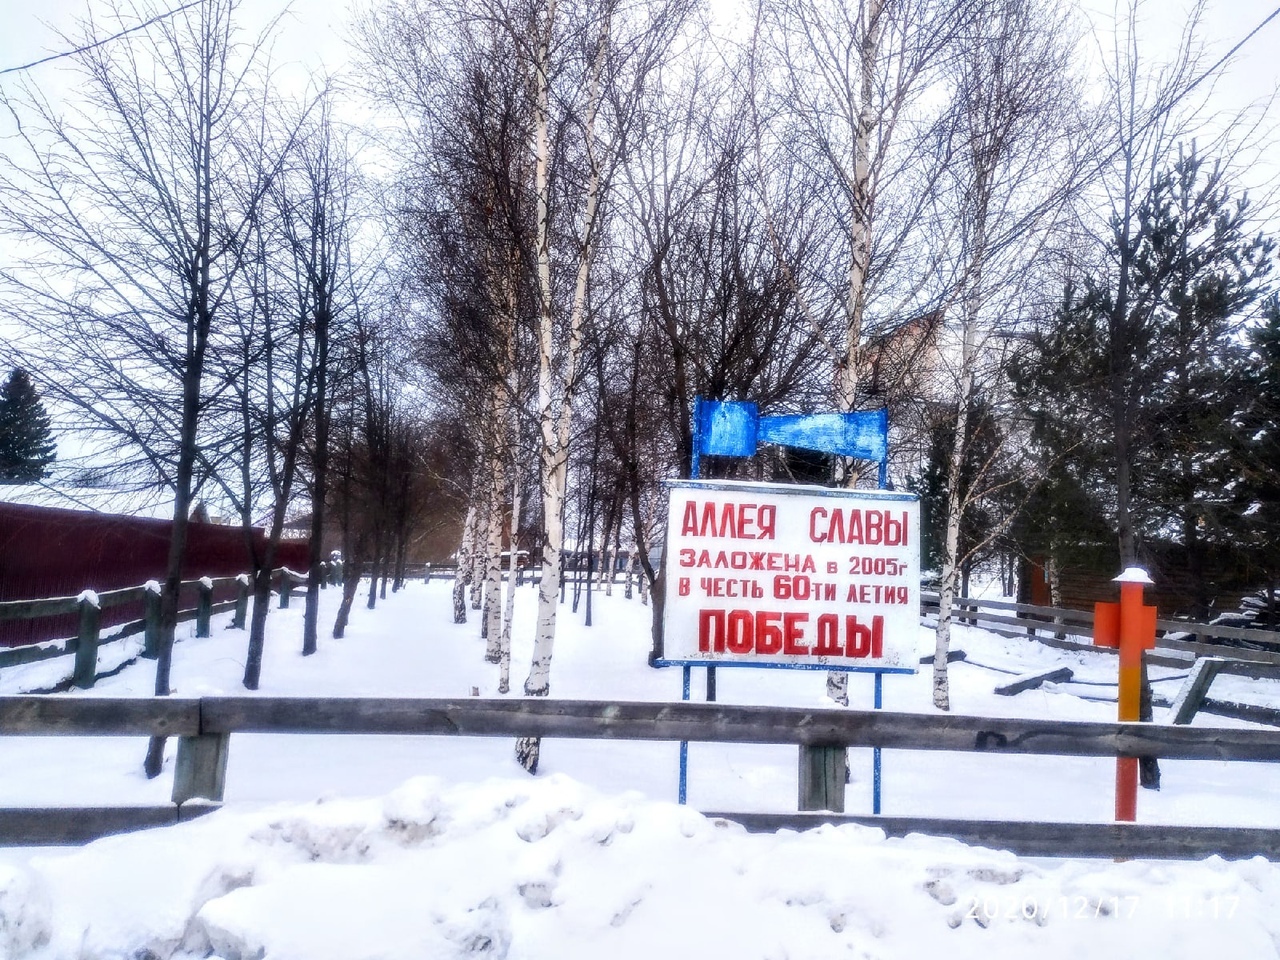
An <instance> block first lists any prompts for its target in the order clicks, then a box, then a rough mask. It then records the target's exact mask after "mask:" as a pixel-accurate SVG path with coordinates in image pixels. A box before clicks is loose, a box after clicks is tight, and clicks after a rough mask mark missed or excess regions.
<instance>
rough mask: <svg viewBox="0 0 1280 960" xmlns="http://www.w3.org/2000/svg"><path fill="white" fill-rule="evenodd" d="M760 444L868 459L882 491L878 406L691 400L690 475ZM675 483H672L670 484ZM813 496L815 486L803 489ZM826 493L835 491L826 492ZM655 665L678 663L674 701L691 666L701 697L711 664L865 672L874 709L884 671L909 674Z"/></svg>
mask: <svg viewBox="0 0 1280 960" xmlns="http://www.w3.org/2000/svg"><path fill="white" fill-rule="evenodd" d="M761 443H774V444H778V445H780V446H789V447H797V448H799V449H802V450H816V451H819V452H821V453H833V454H837V455H839V456H844V457H849V458H852V459H857V460H871V461H873V462H877V463H878V464H879V467H880V470H879V477H878V480H879V486H880V490H881V491H884V490H885V489H886V487H887V486H888V483H889V411H888V409H887V408H884V407H882V408H880V409H879V410H870V411H861V412H851V413H811V414H784V415H780V416H773V417H761V416H760V413H759V409H758V407H757V406H756V404H754V403H750V402H745V401H723V400H704V399H702V397H694V400H693V457H692V462H691V463H690V475H691V478H692V479H694V480H697V479H699V476H700V473H701V468H702V458H703V457H704V456H716V457H750V456H754V455H755V453H756V450H757V448H758V446H759V444H761ZM679 483H680V481H673V482H672V483H671V485H672V486H676V485H679ZM806 492H809V493H813V494H819V495H820V491H819V490H809V491H806ZM831 492H832V495H833V496H835V495H837V494H838V491H835V490H832V491H831ZM886 499H902V500H909V499H915V498H914V497H913V496H911V495H905V494H904V495H899V496H897V497H893V496H890V497H887V498H886ZM652 665H653V666H655V667H681V668H683V678H682V684H681V695H680V699H681V700H685V701H687V700H688V699H689V692H690V686H691V681H692V673H693V667H706V670H707V693H708V696H707V699H708V700H709V701H711V700H714V699H715V693H714V690H715V671H716V668H717V667H745V668H749V669H756V670H759V669H774V670H819V671H823V672H827V673H832V672H839V673H870V674H873V675H874V676H875V693H874V709H876V710H879V709H880V708H881V706H882V705H883V701H884V675H885V674H886V673H897V674H912V673H915V671H914V670H913V669H911V668H910V667H859V666H843V665H834V666H828V665H825V664H788V663H722V662H719V661H706V660H665V659H658V660H654V661H653V662H652ZM871 772H872V787H871V812H872V813H874V814H879V813H880V806H881V775H882V766H881V756H880V748H879V747H873V748H872V755H871ZM688 792H689V743H688V741H681V743H680V786H679V802H680V803H682V804H683V803H685V802H686V800H687V798H688Z"/></svg>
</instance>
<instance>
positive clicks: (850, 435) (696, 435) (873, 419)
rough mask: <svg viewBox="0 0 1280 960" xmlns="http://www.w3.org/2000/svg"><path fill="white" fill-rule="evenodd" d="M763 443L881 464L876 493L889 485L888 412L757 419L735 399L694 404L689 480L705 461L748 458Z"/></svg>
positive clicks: (748, 406)
mask: <svg viewBox="0 0 1280 960" xmlns="http://www.w3.org/2000/svg"><path fill="white" fill-rule="evenodd" d="M762 443H776V444H778V445H779V446H784V447H796V448H798V449H801V450H816V451H818V452H820V453H834V454H837V455H839V456H842V457H849V458H851V459H854V460H870V461H872V462H873V463H878V464H879V465H880V477H879V481H880V488H881V489H884V487H885V486H886V485H887V482H888V466H889V411H888V410H887V409H885V408H883V407H882V408H880V409H879V410H867V411H860V412H856V413H796V414H782V415H779V416H773V417H762V416H760V412H759V409H758V408H757V406H756V405H755V404H754V403H750V402H747V401H736V400H703V399H702V398H701V397H695V398H694V401H693V462H692V463H691V464H690V467H691V470H690V473H691V474H692V477H693V479H695V480H697V479H699V476H700V473H701V460H702V458H703V457H704V456H707V457H751V456H755V453H756V450H757V449H758V447H759V445H760V444H762Z"/></svg>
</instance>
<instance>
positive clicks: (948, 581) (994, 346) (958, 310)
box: [933, 0, 1088, 710]
mask: <svg viewBox="0 0 1280 960" xmlns="http://www.w3.org/2000/svg"><path fill="white" fill-rule="evenodd" d="M1077 41H1078V33H1077V32H1076V31H1075V30H1074V28H1073V26H1072V23H1071V20H1070V19H1069V17H1067V16H1065V15H1063V14H1062V13H1061V12H1059V11H1058V9H1057V8H1056V7H1053V6H1052V5H1049V4H1043V3H1039V2H1037V0H991V2H989V3H987V4H985V5H982V6H981V7H980V8H978V9H976V10H975V11H974V13H973V15H972V16H971V19H970V26H969V28H968V30H967V31H966V41H965V43H964V45H963V49H962V50H961V51H960V52H959V54H958V55H957V57H956V59H955V61H954V71H955V73H954V76H955V79H954V85H953V87H952V89H953V91H954V92H953V102H954V105H955V109H954V114H953V115H954V121H953V124H954V125H953V126H952V128H951V129H950V131H948V136H947V139H946V144H947V147H946V149H947V152H948V153H949V154H950V155H951V156H952V158H953V161H952V163H951V164H950V165H949V167H948V170H947V172H946V174H945V176H946V186H947V197H946V198H944V199H942V200H940V201H939V202H940V203H942V204H949V205H950V209H949V210H948V212H947V213H946V214H945V215H944V216H945V218H947V219H950V220H951V222H953V223H954V224H955V225H956V228H955V230H954V231H953V232H952V234H951V235H952V236H954V238H955V250H956V254H955V257H954V259H953V260H952V264H953V267H952V276H953V278H954V279H953V281H952V284H953V286H952V289H953V292H952V294H951V297H950V300H951V301H952V303H951V305H950V306H949V309H948V313H949V315H950V316H952V317H955V318H956V322H955V324H954V327H955V329H954V340H955V341H956V342H955V343H954V344H953V345H951V346H952V351H953V353H954V361H953V368H952V373H953V375H954V384H953V387H952V389H951V390H949V391H948V392H949V393H950V394H951V396H952V401H951V402H952V404H953V406H952V407H951V411H952V412H951V415H950V418H951V420H952V422H953V424H954V440H953V442H952V444H951V449H950V455H949V463H948V470H947V487H946V506H945V535H944V543H943V549H942V571H941V581H940V584H939V594H940V596H941V600H940V605H941V606H940V613H939V615H938V625H937V631H936V647H935V656H934V666H933V702H934V705H935V706H936V707H938V708H939V709H942V710H947V709H950V691H949V685H948V682H947V681H948V675H947V652H948V650H949V647H950V630H951V606H952V602H953V600H954V598H955V595H956V585H957V582H958V580H959V576H960V570H961V567H962V564H963V559H964V558H963V557H962V556H961V554H960V550H959V546H960V528H961V524H962V521H963V518H964V515H965V512H966V509H968V508H969V507H970V506H971V505H972V504H973V503H974V502H976V501H977V499H979V497H981V496H982V495H984V494H985V493H986V492H987V490H988V486H989V483H990V482H991V481H990V476H991V472H992V470H993V467H994V464H995V461H996V459H997V458H996V456H995V454H993V455H992V457H991V458H989V460H988V462H986V463H984V464H983V465H982V466H981V467H980V468H979V469H978V474H979V477H978V478H973V477H970V478H968V480H967V481H966V479H965V477H964V474H965V470H964V469H962V467H963V465H964V464H965V461H966V458H967V457H968V455H969V454H968V451H969V449H970V445H971V443H972V442H973V438H974V436H976V435H977V434H978V432H979V431H984V430H986V425H985V424H983V423H982V422H980V421H979V422H971V421H970V417H971V415H972V414H973V411H974V410H975V401H976V400H977V398H978V396H979V395H980V394H982V395H984V396H985V397H986V398H987V400H988V402H990V401H991V400H992V399H993V398H997V397H998V391H999V387H998V385H997V384H996V383H995V382H994V378H996V377H998V376H999V372H1000V370H1001V369H1002V362H1001V360H1002V356H1001V355H1002V354H1003V351H1004V350H1005V349H1006V348H1007V345H1008V343H1009V340H1008V336H1009V334H1011V333H1013V332H1014V331H1015V329H1016V328H1017V326H1018V324H1019V322H1020V321H1022V322H1023V323H1024V324H1025V321H1026V320H1027V319H1028V318H1029V317H1031V316H1034V315H1036V313H1038V312H1039V311H1042V310H1044V309H1046V305H1045V304H1044V303H1043V302H1042V303H1040V304H1036V303H1035V299H1034V297H1035V294H1034V291H1036V290H1038V289H1044V287H1045V284H1044V283H1043V282H1041V283H1037V282H1036V273H1037V266H1038V264H1041V263H1044V262H1045V258H1046V257H1047V256H1049V255H1053V254H1061V253H1062V251H1060V250H1056V249H1054V248H1053V246H1052V241H1053V238H1054V235H1055V232H1056V231H1055V228H1056V227H1059V226H1061V225H1062V224H1063V222H1064V214H1065V213H1066V212H1067V211H1068V210H1069V207H1068V204H1069V202H1070V201H1071V200H1072V199H1074V197H1075V195H1076V193H1077V192H1078V190H1079V189H1080V187H1081V185H1082V174H1083V173H1084V172H1085V170H1086V163H1087V157H1088V151H1087V149H1086V146H1087V145H1086V143H1085V129H1086V118H1085V116H1084V114H1083V113H1082V111H1080V110H1079V109H1078V107H1077V104H1078V103H1079V102H1080V99H1081V98H1080V92H1079V89H1078V84H1077V83H1075V82H1073V71H1072V66H1071V65H1072V62H1073V54H1074V53H1075V48H1076V44H1077ZM1040 273H1041V276H1044V271H1040ZM1050 289H1052V287H1051V286H1050ZM1029 294H1030V295H1029ZM1037 308H1038V309H1037ZM985 435H988V436H989V435H990V431H986V434H985ZM1007 435H1008V434H1002V435H1001V436H1002V438H1003V437H1004V436H1007Z"/></svg>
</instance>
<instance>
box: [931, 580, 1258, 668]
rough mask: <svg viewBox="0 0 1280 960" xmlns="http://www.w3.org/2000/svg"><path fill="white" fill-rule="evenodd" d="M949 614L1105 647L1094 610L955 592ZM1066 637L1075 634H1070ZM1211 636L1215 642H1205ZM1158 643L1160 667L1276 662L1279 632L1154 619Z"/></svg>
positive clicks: (1052, 641)
mask: <svg viewBox="0 0 1280 960" xmlns="http://www.w3.org/2000/svg"><path fill="white" fill-rule="evenodd" d="M921 612H922V613H924V614H926V615H927V614H929V613H933V614H935V615H936V614H937V612H938V595H937V594H936V593H925V594H922V595H921ZM951 615H952V617H954V618H955V619H956V620H958V621H960V622H963V623H970V624H976V625H978V626H984V627H987V628H989V629H992V630H995V631H996V632H1003V633H1006V634H1010V633H1013V632H1015V631H1016V633H1017V635H1025V636H1029V637H1034V638H1035V639H1037V640H1039V641H1040V642H1041V643H1044V644H1048V645H1049V646H1053V647H1062V648H1064V649H1068V650H1079V649H1089V650H1095V651H1097V650H1107V649H1109V648H1106V647H1095V646H1093V645H1092V639H1093V611H1092V610H1088V611H1085V610H1068V609H1065V608H1062V607H1038V606H1033V605H1031V604H1027V603H1014V602H1012V601H1010V600H986V599H979V598H975V597H957V598H956V599H955V601H954V602H953V603H952V607H951ZM1070 637H1075V638H1077V639H1076V640H1071V639H1068V638H1070ZM1210 640H1216V641H1218V642H1216V643H1214V642H1207V641H1210ZM1082 641H1083V642H1082ZM1156 648H1157V650H1163V651H1167V654H1168V655H1165V656H1161V654H1160V653H1154V654H1147V659H1148V661H1149V662H1151V663H1154V664H1157V665H1159V666H1171V667H1186V666H1189V665H1190V662H1191V660H1192V659H1194V658H1195V657H1203V656H1230V657H1232V658H1235V659H1238V660H1251V661H1255V662H1259V663H1280V632H1276V631H1272V630H1255V629H1247V628H1244V627H1227V626H1217V625H1214V624H1210V623H1196V622H1192V621H1187V620H1162V619H1158V620H1156ZM1112 652H1113V653H1114V652H1115V651H1114V650H1112ZM1186 654H1191V657H1188V656H1186Z"/></svg>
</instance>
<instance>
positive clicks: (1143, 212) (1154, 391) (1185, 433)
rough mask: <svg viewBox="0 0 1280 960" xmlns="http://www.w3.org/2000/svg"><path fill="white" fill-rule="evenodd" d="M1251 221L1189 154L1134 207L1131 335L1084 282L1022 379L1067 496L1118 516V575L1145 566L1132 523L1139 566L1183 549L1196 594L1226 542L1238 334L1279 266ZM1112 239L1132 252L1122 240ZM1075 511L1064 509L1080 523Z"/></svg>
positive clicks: (1113, 299)
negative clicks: (1128, 544) (1126, 566)
mask: <svg viewBox="0 0 1280 960" xmlns="http://www.w3.org/2000/svg"><path fill="white" fill-rule="evenodd" d="M1250 219H1251V211H1250V209H1249V205H1248V203H1247V201H1245V200H1243V199H1238V198H1234V197H1232V196H1231V194H1230V191H1229V189H1228V186H1227V183H1226V178H1225V176H1224V174H1223V172H1222V169H1221V168H1220V167H1218V166H1216V165H1212V164H1207V163H1205V161H1204V160H1203V159H1202V158H1200V157H1199V156H1197V155H1196V153H1195V152H1194V150H1192V151H1188V152H1186V153H1184V154H1182V155H1181V156H1180V157H1179V158H1178V159H1177V161H1176V162H1175V163H1174V164H1173V165H1172V166H1171V167H1170V169H1169V170H1167V171H1166V172H1164V173H1163V174H1161V175H1159V176H1157V177H1156V178H1155V179H1154V181H1153V183H1152V185H1151V187H1150V189H1149V190H1148V191H1147V193H1146V195H1145V197H1143V199H1142V200H1141V202H1140V204H1139V205H1138V208H1137V211H1136V222H1137V224H1138V228H1137V229H1136V230H1135V231H1134V233H1133V235H1132V236H1131V237H1130V239H1129V242H1130V243H1131V244H1132V247H1133V248H1132V251H1131V254H1130V257H1129V263H1130V271H1131V275H1130V284H1129V288H1128V294H1127V296H1126V298H1125V306H1124V310H1123V318H1122V319H1123V323H1118V322H1117V320H1116V316H1117V313H1118V312H1119V307H1118V306H1117V304H1118V303H1119V295H1118V293H1117V291H1116V290H1115V289H1114V284H1113V283H1112V282H1111V279H1112V278H1108V277H1107V276H1105V275H1101V276H1098V275H1094V276H1088V277H1086V278H1085V279H1084V281H1083V283H1082V284H1081V285H1080V286H1079V287H1072V288H1069V289H1068V290H1067V292H1066V296H1065V297H1064V301H1063V304H1062V306H1061V307H1060V308H1059V310H1058V311H1057V313H1056V315H1055V317H1054V318H1053V321H1052V322H1051V323H1050V324H1048V325H1047V326H1046V327H1045V328H1044V329H1043V330H1041V331H1040V332H1039V333H1038V334H1037V335H1036V336H1035V338H1034V339H1033V344H1032V350H1031V351H1030V352H1029V353H1028V354H1027V355H1026V356H1024V357H1023V358H1021V360H1020V362H1019V363H1018V364H1016V365H1015V370H1014V380H1015V384H1016V385H1017V388H1018V392H1019V394H1020V395H1021V397H1022V398H1023V400H1024V402H1025V403H1026V406H1027V409H1028V413H1029V415H1030V418H1031V422H1032V427H1033V441H1034V442H1035V443H1036V445H1037V446H1038V447H1039V448H1040V449H1042V450H1044V451H1046V452H1048V453H1049V454H1050V455H1051V459H1058V460H1060V461H1061V462H1062V479H1064V480H1069V481H1071V483H1069V484H1067V485H1066V486H1064V487H1063V489H1064V490H1073V489H1075V488H1076V486H1077V485H1078V488H1079V491H1084V492H1087V493H1088V494H1089V495H1090V496H1091V497H1092V498H1093V499H1094V501H1095V502H1096V503H1097V504H1098V506H1099V508H1100V512H1102V513H1103V514H1104V515H1109V518H1110V520H1111V522H1112V524H1113V532H1114V533H1115V534H1116V535H1117V541H1118V546H1119V547H1120V550H1121V554H1122V557H1121V562H1122V563H1132V562H1134V561H1135V560H1138V559H1140V557H1139V556H1124V555H1123V554H1124V552H1125V540H1126V537H1125V531H1124V525H1125V523H1126V519H1125V517H1126V516H1127V517H1128V518H1129V519H1128V522H1129V523H1131V525H1132V528H1133V530H1132V532H1133V535H1134V540H1135V541H1136V545H1137V550H1136V551H1135V553H1137V554H1143V555H1146V554H1147V552H1148V551H1147V550H1146V549H1145V548H1144V546H1145V545H1150V544H1152V543H1154V542H1156V541H1166V542H1167V541H1174V542H1176V543H1177V544H1178V545H1179V547H1180V549H1181V551H1182V555H1181V557H1180V559H1179V560H1178V561H1177V563H1176V564H1175V565H1176V566H1179V567H1181V568H1182V569H1183V571H1184V573H1185V574H1186V575H1188V576H1189V577H1190V579H1191V581H1192V582H1195V583H1197V584H1199V585H1200V586H1201V587H1203V582H1202V581H1203V578H1204V575H1205V574H1204V571H1205V570H1206V558H1207V553H1206V551H1208V550H1209V549H1210V548H1212V547H1215V546H1220V545H1224V544H1227V543H1229V541H1230V538H1229V536H1228V534H1227V531H1228V527H1229V525H1230V524H1229V522H1228V518H1227V516H1226V513H1227V512H1228V510H1229V508H1230V504H1229V503H1228V502H1227V498H1225V497H1224V496H1223V495H1222V492H1223V490H1224V488H1225V485H1226V484H1227V482H1228V481H1229V479H1230V476H1231V473H1230V469H1229V466H1230V463H1229V459H1228V458H1226V457H1223V456H1222V455H1221V454H1222V452H1223V451H1224V450H1225V449H1226V447H1227V446H1228V443H1229V439H1228V431H1229V427H1230V422H1231V416H1232V413H1233V411H1234V409H1235V407H1236V402H1237V401H1236V398H1237V397H1238V395H1239V391H1240V387H1241V384H1242V376H1243V364H1244V359H1245V357H1244V353H1245V351H1244V350H1243V346H1242V338H1241V330H1242V327H1243V325H1244V323H1245V322H1246V321H1247V319H1248V317H1249V315H1250V309H1251V307H1252V306H1253V305H1254V304H1255V303H1256V301H1257V300H1258V298H1259V297H1260V296H1261V295H1262V294H1263V292H1264V291H1265V285H1264V284H1265V280H1266V276H1267V274H1268V272H1269V270H1270V266H1271V259H1272V257H1273V253H1274V244H1273V243H1272V242H1271V241H1270V240H1268V239H1266V238H1264V237H1260V236H1254V235H1251V234H1250ZM1110 239H1111V241H1112V245H1113V247H1115V248H1119V246H1120V245H1121V244H1122V243H1123V242H1124V238H1123V236H1122V235H1121V232H1120V230H1119V229H1118V228H1117V230H1116V234H1115V236H1114V237H1112V238H1110ZM1120 355H1122V360H1123V362H1120V361H1119V360H1118V357H1120ZM1117 410H1122V411H1123V418H1121V417H1120V416H1119V415H1118V414H1117V413H1116V411H1117ZM1122 487H1123V488H1124V489H1123V491H1122V490H1121V488H1122ZM1071 499H1072V498H1067V499H1065V500H1064V501H1063V503H1062V504H1059V506H1061V507H1064V508H1065V509H1066V510H1067V511H1068V512H1070V513H1072V514H1077V515H1078V510H1079V506H1078V504H1076V505H1072V504H1071V503H1070V501H1071ZM1121 501H1124V507H1123V509H1121ZM1165 572H1166V573H1168V572H1170V571H1168V570H1166V571H1165ZM1203 592H1204V591H1203V590H1201V593H1202V594H1203ZM1201 599H1202V600H1203V599H1205V598H1204V597H1203V596H1202V598H1201Z"/></svg>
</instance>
